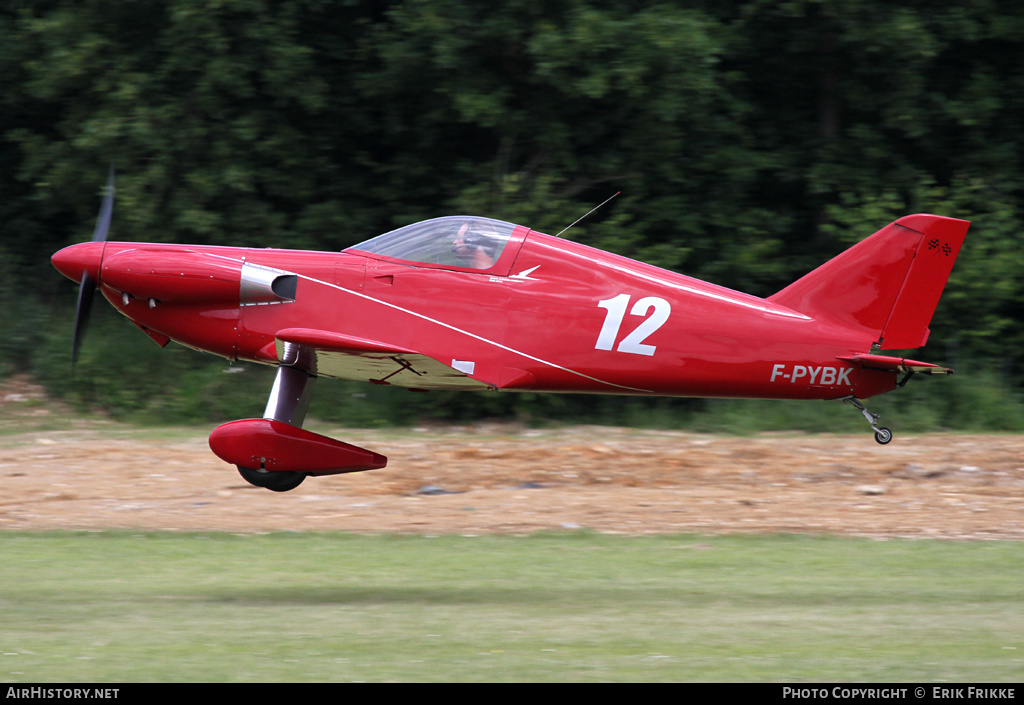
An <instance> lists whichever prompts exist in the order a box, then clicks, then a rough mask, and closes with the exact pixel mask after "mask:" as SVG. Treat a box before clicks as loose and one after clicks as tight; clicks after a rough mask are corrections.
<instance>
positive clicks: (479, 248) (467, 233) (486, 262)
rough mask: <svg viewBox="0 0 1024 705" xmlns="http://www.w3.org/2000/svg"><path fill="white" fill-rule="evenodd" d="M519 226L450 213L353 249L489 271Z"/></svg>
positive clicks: (413, 260)
mask: <svg viewBox="0 0 1024 705" xmlns="http://www.w3.org/2000/svg"><path fill="white" fill-rule="evenodd" d="M515 229H516V226H515V225H514V224H512V223H506V222H504V221H501V220H494V219H493V218H482V217H479V216H459V215H450V216H445V217H443V218H433V219H432V220H424V221H421V222H419V223H413V224H412V225H406V226H405V227H402V228H399V229H398V230H392V231H391V232H389V233H384V234H383V235H378V236H377V237H375V238H372V239H370V240H366V241H365V242H361V243H359V244H358V245H354V246H353V247H351V248H349V249H350V250H358V251H360V252H363V253H367V254H370V255H378V256H380V257H386V258H388V259H395V260H402V261H405V262H414V263H417V264H426V265H434V266H441V267H446V268H447V267H455V268H459V269H464V268H465V269H474V270H486V269H489V268H491V267H492V266H493V265H494V263H495V262H497V261H498V258H499V257H501V253H502V252H504V250H505V246H506V245H508V243H509V240H510V239H511V238H512V233H513V232H514V231H515Z"/></svg>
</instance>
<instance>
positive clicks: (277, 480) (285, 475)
mask: <svg viewBox="0 0 1024 705" xmlns="http://www.w3.org/2000/svg"><path fill="white" fill-rule="evenodd" d="M237 467H238V474H239V475H241V476H242V479H243V480H245V481H246V482H248V483H249V484H250V485H255V486H256V487H263V488H265V489H268V490H271V491H273V492H287V491H288V490H294V489H295V488H296V487H298V486H299V485H301V484H302V481H303V480H305V479H306V473H304V472H292V471H290V470H288V471H284V472H271V471H269V470H253V469H252V468H244V467H242V466H241V465H238V466H237Z"/></svg>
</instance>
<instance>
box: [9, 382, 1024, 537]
mask: <svg viewBox="0 0 1024 705" xmlns="http://www.w3.org/2000/svg"><path fill="white" fill-rule="evenodd" d="M210 430H212V429H186V430H182V429H136V428H132V427H129V426H125V425H121V424H114V423H109V422H103V421H99V420H95V419H89V420H82V419H74V418H73V417H72V416H71V415H70V414H68V413H67V411H66V410H64V409H61V408H60V407H59V405H55V404H53V403H51V402H49V401H48V400H47V399H46V398H45V395H43V393H42V390H41V389H40V388H38V387H37V386H34V385H32V384H31V383H29V382H28V381H26V380H25V379H21V378H15V379H11V380H7V381H5V382H4V383H3V384H0V432H2V435H0V481H2V483H3V484H2V487H3V489H2V491H0V530H8V531H11V530H25V531H36V530H58V529H70V530H102V529H132V530H172V531H206V530H210V531H230V532H264V531H345V532H372V533H424V534H449V533H457V534H485V533H515V534H523V533H532V532H537V531H562V530H573V529H588V530H593V531H599V532H611V533H622V534H637V535H639V534H669V533H688V532H697V533H704V534H725V533H779V532H785V533H815V534H834V535H851V536H870V537H879V538H882V537H897V536H899V537H919V538H950V539H1016V540H1020V539H1024V437H1022V436H1013V435H953V434H929V435H920V436H910V435H903V436H900V435H897V437H896V439H895V440H894V441H893V442H892V443H891V444H889V445H887V446H879V445H877V444H876V443H875V442H874V441H873V440H872V438H871V434H870V433H868V432H867V431H865V433H863V434H858V435H852V436H846V435H842V436H840V435H834V436H833V435H801V434H783V435H762V436H757V437H752V438H732V437H720V436H708V435H700V434H692V433H684V432H675V431H649V430H637V429H620V428H601V427H593V426H590V427H587V426H578V427H569V428H560V429H543V430H539V429H528V428H521V427H517V426H510V425H487V424H478V425H473V426H465V427H449V428H441V429H409V430H404V431H396V430H391V431H363V430H347V429H339V428H328V427H314V429H313V430H316V431H318V432H320V433H325V434H327V435H330V436H333V437H335V438H340V439H343V440H345V441H347V442H349V443H354V444H356V445H360V446H363V447H367V448H371V449H373V450H376V451H377V452H380V453H383V454H385V455H387V456H388V457H389V464H388V467H386V468H383V469H381V470H373V471H370V472H365V473H355V474H351V475H335V476H330V477H319V478H309V479H307V480H306V481H305V483H303V484H302V485H301V486H300V487H298V488H297V489H295V490H293V491H291V492H287V493H274V492H270V491H268V490H264V489H259V488H256V487H252V486H251V485H248V484H247V483H246V482H245V481H243V480H242V478H241V477H240V476H239V475H238V473H237V472H236V470H235V468H234V467H233V466H230V465H227V464H226V463H224V462H222V461H221V460H220V459H219V458H217V457H216V456H214V455H213V453H212V452H211V451H210V449H209V446H208V445H207V440H206V439H207V435H208V434H209V431H210Z"/></svg>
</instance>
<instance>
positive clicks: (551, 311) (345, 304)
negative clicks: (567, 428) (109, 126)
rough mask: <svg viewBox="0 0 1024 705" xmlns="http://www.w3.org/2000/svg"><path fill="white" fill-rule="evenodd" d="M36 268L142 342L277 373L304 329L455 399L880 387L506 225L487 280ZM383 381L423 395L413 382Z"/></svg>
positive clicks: (831, 324) (699, 295)
mask: <svg viewBox="0 0 1024 705" xmlns="http://www.w3.org/2000/svg"><path fill="white" fill-rule="evenodd" d="M53 260H54V264H55V265H56V266H57V267H58V269H60V270H61V271H62V272H63V273H64V274H66V275H67V276H69V277H70V278H72V279H74V280H76V281H77V280H79V279H80V278H81V275H82V272H83V271H86V272H90V273H91V274H92V275H94V277H95V278H96V279H97V280H98V282H99V286H100V289H101V291H102V292H103V295H104V296H105V297H106V298H107V300H108V301H109V302H110V303H111V304H112V305H113V306H114V307H115V308H117V309H118V310H119V311H120V312H121V313H123V314H124V315H125V316H127V317H128V318H129V319H131V320H132V321H133V322H135V323H136V324H137V325H138V326H140V327H141V328H142V329H143V330H145V331H146V332H147V333H148V334H149V335H150V336H151V337H153V338H154V339H155V340H157V341H158V342H160V343H164V342H166V340H167V339H171V340H174V341H177V342H179V343H181V344H183V345H186V346H189V347H192V348H196V349H199V350H203V351H206V352H210V353H214V354H216V355H220V356H223V357H225V358H229V359H232V360H234V359H239V360H249V361H253V362H257V363H264V364H273V365H277V364H279V362H280V358H279V353H280V350H279V345H278V344H277V340H276V338H277V334H278V332H279V331H282V330H284V329H310V330H316V331H325V332H328V333H330V332H334V333H339V334H344V335H346V336H350V337H352V338H357V339H362V340H366V341H374V342H375V343H378V344H380V345H381V346H383V347H385V348H394V349H404V350H409V351H415V352H416V353H419V354H422V355H425V356H428V357H430V358H433V359H434V360H437V361H438V362H440V363H441V364H443V365H447V366H449V367H452V368H453V369H455V370H459V371H461V372H462V373H465V383H464V385H462V386H463V387H464V388H468V389H472V388H480V389H486V388H491V389H508V390H528V391H545V392H585V393H601V394H640V395H666V396H699V397H756V398H777V399H835V398H842V397H847V396H851V395H852V396H855V397H858V398H867V397H871V396H874V395H876V394H879V393H882V392H887V391H890V390H892V389H893V388H894V387H895V385H896V379H897V378H896V373H895V372H893V371H891V370H881V369H869V368H865V367H863V366H861V365H856V364H852V363H851V362H848V361H846V360H843V359H840V358H842V357H844V356H845V357H849V356H851V355H854V354H857V353H865V352H868V351H869V350H870V349H871V346H872V344H873V343H874V342H875V340H874V339H873V337H872V336H871V335H870V334H869V333H867V332H865V331H864V330H863V329H860V328H857V327H855V326H850V325H844V324H843V323H842V322H835V321H823V320H819V319H818V318H815V317H812V316H810V315H807V314H806V313H801V312H799V311H796V310H793V309H791V308H787V307H785V306H783V305H780V304H777V303H773V302H772V301H770V300H766V299H760V298H757V297H754V296H749V295H746V294H742V293H739V292H736V291H732V290H729V289H725V288H722V287H719V286H715V285H713V284H709V283H706V282H702V281H699V280H696V279H693V278H690V277H686V276H683V275H680V274H676V273H673V272H669V271H666V270H663V269H659V268H657V267H653V266H650V265H646V264H643V263H640V262H636V261H633V260H630V259H627V258H624V257H620V256H617V255H612V254H609V253H607V252H603V251H600V250H596V249H593V248H590V247H587V246H584V245H580V244H578V243H574V242H571V241H567V240H562V239H558V238H554V237H551V236H548V235H544V234H541V233H537V232H533V231H530V230H528V229H526V228H522V227H516V228H515V230H514V231H513V232H512V234H511V236H510V237H509V238H508V242H507V245H506V246H505V247H504V250H503V251H502V252H501V255H500V257H499V258H498V259H497V261H495V262H494V264H493V266H491V267H488V268H486V269H478V268H473V267H471V266H458V265H432V264H426V263H410V262H408V261H402V260H399V259H397V258H394V257H389V256H387V255H380V254H376V253H368V252H365V251H362V250H357V249H352V250H348V251H345V252H340V253H332V252H307V251H293V250H275V249H255V248H244V249H243V248H228V247H210V246H193V245H155V244H138V243H124V242H107V243H102V242H99V243H85V244H82V245H74V246H72V247H69V248H66V249H65V250H62V251H61V252H59V253H57V254H56V255H54V258H53ZM864 286H865V287H867V288H870V287H872V286H874V285H873V284H872V283H871V282H867V281H865V284H864ZM866 293H867V295H870V293H871V292H870V291H868V292H866ZM317 373H318V374H323V375H327V376H339V377H352V378H356V379H359V378H363V377H364V376H363V375H361V374H349V373H348V372H346V370H345V368H344V366H341V367H339V368H337V369H334V368H332V367H330V366H326V365H325V366H323V367H322V368H321V369H319V370H317ZM365 381H380V380H374V379H373V378H372V376H371V377H370V378H366V379H365ZM387 383H389V384H396V385H401V386H408V387H413V388H431V386H432V385H431V384H430V383H424V382H423V381H422V380H420V379H418V378H417V377H416V376H415V374H413V373H400V374H396V375H393V376H389V377H388V378H387ZM459 386H460V385H456V387H459ZM446 388H447V387H446Z"/></svg>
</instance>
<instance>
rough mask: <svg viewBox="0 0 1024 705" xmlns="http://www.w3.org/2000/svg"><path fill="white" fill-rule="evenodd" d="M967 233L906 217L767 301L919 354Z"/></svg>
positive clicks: (958, 223) (960, 227) (961, 224)
mask: <svg viewBox="0 0 1024 705" xmlns="http://www.w3.org/2000/svg"><path fill="white" fill-rule="evenodd" d="M968 227H970V223H969V222H968V221H966V220H958V219H956V218H946V217H943V216H937V215H927V214H917V215H908V216H904V217H903V218H900V219H899V220H897V221H895V222H893V223H890V224H889V225H887V226H886V227H884V228H882V229H881V230H879V231H878V232H876V233H875V234H874V235H872V236H870V237H868V238H866V239H864V240H862V241H861V242H859V243H857V244H856V245H854V246H853V247H851V248H850V249H848V250H846V251H845V252H843V253H841V254H839V255H838V256H837V257H835V258H833V259H831V260H829V261H828V262H826V263H825V264H823V265H822V266H820V267H818V268H817V269H815V270H814V271H813V272H811V273H810V274H807V275H806V276H804V277H802V278H800V279H798V280H797V281H795V282H793V283H792V284H790V285H789V286H787V287H786V288H784V289H783V290H782V291H779V292H778V293H776V294H774V295H773V296H770V297H769V298H768V300H769V301H772V302H773V303H777V304H780V305H782V306H786V307H788V308H791V309H793V310H796V311H799V312H801V313H804V314H807V315H809V316H811V317H813V318H815V319H817V320H820V321H822V322H827V323H831V324H838V325H842V326H845V327H849V328H854V329H857V330H861V331H863V332H864V335H865V337H869V338H870V340H869V341H868V342H870V343H872V344H877V345H878V347H879V348H880V349H883V350H897V349H909V348H918V347H921V346H923V345H924V344H925V342H926V341H927V340H928V332H929V331H928V326H929V324H930V323H931V320H932V316H933V315H934V313H935V307H936V306H937V305H938V303H939V298H940V297H941V296H942V291H943V289H945V286H946V281H947V280H948V279H949V274H950V272H951V271H952V269H953V263H954V262H955V261H956V257H957V254H959V252H960V248H961V246H962V245H963V242H964V237H965V236H966V234H967V229H968Z"/></svg>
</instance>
